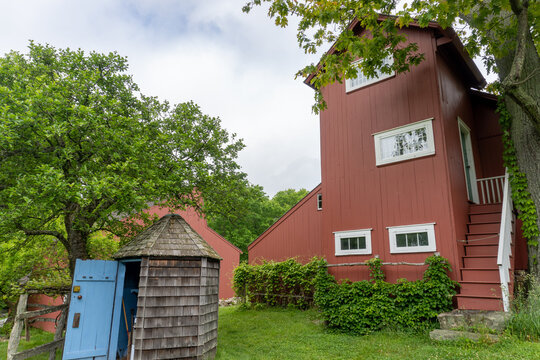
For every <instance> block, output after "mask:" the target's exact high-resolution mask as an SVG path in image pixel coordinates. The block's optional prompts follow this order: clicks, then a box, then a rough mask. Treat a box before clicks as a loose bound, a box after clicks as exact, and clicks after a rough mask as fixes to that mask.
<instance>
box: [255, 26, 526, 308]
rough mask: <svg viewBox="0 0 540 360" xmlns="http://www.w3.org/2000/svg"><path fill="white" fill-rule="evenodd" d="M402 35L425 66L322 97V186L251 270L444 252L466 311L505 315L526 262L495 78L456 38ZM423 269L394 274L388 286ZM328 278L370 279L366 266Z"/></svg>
mask: <svg viewBox="0 0 540 360" xmlns="http://www.w3.org/2000/svg"><path fill="white" fill-rule="evenodd" d="M351 27H352V28H353V29H354V30H355V31H356V32H357V33H359V34H360V36H362V35H365V34H364V32H363V30H362V29H361V28H360V27H359V24H358V23H353V24H352V25H351ZM401 31H402V32H403V33H404V34H405V35H406V36H407V38H408V39H409V41H411V42H415V43H417V44H418V46H419V51H420V52H422V53H424V54H425V60H424V61H423V62H422V63H421V64H420V65H418V66H416V67H414V68H413V69H412V70H411V71H410V72H407V73H400V74H390V75H387V74H383V73H380V74H379V76H377V77H376V78H367V77H365V76H364V75H362V74H361V73H360V74H359V76H358V78H356V79H350V80H346V81H345V82H344V83H343V84H340V83H334V84H332V85H329V86H327V87H325V88H324V89H323V90H322V92H323V95H324V98H325V100H326V102H327V106H328V107H327V109H326V110H324V111H322V112H321V115H320V129H321V131H320V133H321V179H322V183H321V184H320V185H319V186H317V187H316V188H315V189H314V190H313V191H312V192H311V193H310V194H308V195H307V196H306V198H305V199H303V200H302V201H300V202H299V203H298V204H297V205H296V206H294V207H293V208H292V209H291V210H290V211H289V212H288V213H287V214H285V215H284V216H283V217H282V218H281V219H279V221H278V222H276V223H275V224H274V225H273V226H272V227H270V228H269V229H268V230H267V231H266V232H264V233H263V234H262V235H261V236H260V237H259V238H257V239H256V240H255V241H254V242H253V243H252V244H251V245H250V246H249V248H248V251H249V259H250V263H257V262H259V261H260V260H262V259H266V260H276V261H279V260H284V259H286V258H289V257H294V256H298V257H299V258H300V259H301V260H302V261H304V260H306V259H308V258H310V257H312V256H314V255H318V256H323V257H325V258H326V259H327V260H328V263H329V264H343V263H358V262H363V261H365V260H367V259H370V258H372V257H374V256H379V257H380V258H381V260H382V261H383V262H389V263H397V262H412V263H421V262H423V261H424V260H425V258H426V257H428V256H430V255H433V254H434V253H438V254H440V255H441V256H443V257H445V258H447V259H448V260H449V261H450V263H451V265H452V268H453V269H454V271H453V272H452V273H451V277H452V278H453V279H455V280H457V281H459V282H460V283H461V286H462V287H461V293H460V294H459V295H458V296H457V305H458V307H459V308H464V309H486V310H488V309H501V308H502V307H503V303H504V307H505V308H507V305H508V303H507V300H508V297H504V296H503V295H504V294H505V293H506V294H507V293H508V292H511V289H512V278H513V276H512V275H513V271H514V270H516V269H523V268H526V261H527V260H526V258H527V256H526V245H525V241H524V239H522V238H521V237H520V236H519V233H516V232H514V231H512V228H513V220H512V204H511V200H510V199H509V197H508V194H509V193H508V190H507V191H506V192H505V185H507V184H506V183H505V180H504V179H505V177H504V176H505V170H504V167H503V161H502V151H503V147H502V138H501V135H502V130H501V127H500V125H499V123H498V116H497V114H496V113H495V107H496V97H494V96H492V95H490V94H487V93H484V92H480V91H479V90H478V89H481V88H482V87H483V86H484V85H485V80H484V78H483V77H482V75H481V73H480V71H479V70H478V68H477V67H476V65H475V64H474V62H473V61H472V60H471V58H470V57H469V56H468V55H467V53H466V51H465V50H464V49H463V45H462V44H461V42H460V40H459V39H458V37H457V36H456V34H455V33H454V31H453V30H452V29H446V30H443V29H442V28H441V27H440V26H439V25H437V24H435V23H432V24H430V26H429V27H427V28H423V29H422V28H419V27H417V26H412V25H411V26H410V27H409V28H404V29H402V30H401ZM386 61H388V62H392V61H393V59H392V58H388V59H386ZM309 81H310V78H308V79H307V80H306V83H307V84H309ZM499 234H501V235H500V236H499ZM424 270H425V267H423V266H422V267H420V266H408V265H392V266H391V265H388V266H384V271H385V273H386V274H387V280H389V281H395V280H397V279H399V278H406V279H409V280H415V279H418V278H420V277H421V276H422V274H423V271H424ZM329 271H330V272H331V273H332V274H333V275H335V276H336V278H338V279H343V278H348V279H351V280H361V279H368V269H367V267H365V266H346V267H329ZM501 285H502V287H503V288H508V289H509V291H506V290H505V291H501ZM503 298H504V301H503Z"/></svg>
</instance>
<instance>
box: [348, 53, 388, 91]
mask: <svg viewBox="0 0 540 360" xmlns="http://www.w3.org/2000/svg"><path fill="white" fill-rule="evenodd" d="M360 61H362V60H361V59H360V60H357V61H355V62H354V63H353V65H356V64H358V63H359V62H360ZM392 64H394V58H393V56H392V55H388V56H387V57H386V58H384V60H383V63H382V66H384V65H390V66H391V65H392ZM376 72H377V74H376V75H375V77H368V76H366V75H364V73H362V70H360V69H358V76H357V77H356V78H354V79H346V80H345V90H346V91H347V92H349V91H353V90H356V89H359V88H361V87H364V86H367V85H370V84H373V83H376V82H377V81H381V80H384V79H387V78H389V77H392V76H394V75H395V74H396V73H395V71H392V72H391V73H390V74H385V73H383V72H382V71H381V70H380V69H377V71H376Z"/></svg>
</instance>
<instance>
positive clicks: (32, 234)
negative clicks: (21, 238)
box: [21, 228, 68, 249]
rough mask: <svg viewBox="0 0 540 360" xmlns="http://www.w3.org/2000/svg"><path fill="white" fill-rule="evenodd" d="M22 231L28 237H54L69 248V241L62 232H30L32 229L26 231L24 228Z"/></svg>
mask: <svg viewBox="0 0 540 360" xmlns="http://www.w3.org/2000/svg"><path fill="white" fill-rule="evenodd" d="M21 230H22V231H23V232H24V234H25V235H26V236H38V235H48V236H54V237H55V238H57V239H58V240H60V242H61V243H62V244H64V246H65V247H66V249H67V248H68V242H67V239H66V238H65V236H64V235H63V234H62V233H61V232H58V231H54V230H30V229H24V228H22V229H21Z"/></svg>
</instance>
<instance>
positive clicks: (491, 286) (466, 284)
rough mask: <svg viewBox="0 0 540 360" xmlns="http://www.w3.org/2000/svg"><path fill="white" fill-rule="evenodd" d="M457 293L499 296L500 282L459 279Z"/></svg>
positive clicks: (500, 291)
mask: <svg viewBox="0 0 540 360" xmlns="http://www.w3.org/2000/svg"><path fill="white" fill-rule="evenodd" d="M459 284H460V285H461V287H460V291H459V295H469V296H480V297H482V296H484V297H490V298H492V297H495V298H501V296H502V290H501V284H500V283H498V282H487V281H460V282H459Z"/></svg>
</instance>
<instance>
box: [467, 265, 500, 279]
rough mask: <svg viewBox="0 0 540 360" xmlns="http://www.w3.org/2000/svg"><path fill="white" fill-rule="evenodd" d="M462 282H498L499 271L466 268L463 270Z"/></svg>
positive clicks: (494, 269)
mask: <svg viewBox="0 0 540 360" xmlns="http://www.w3.org/2000/svg"><path fill="white" fill-rule="evenodd" d="M461 280H463V281H487V282H498V281H500V278H499V269H497V268H493V269H491V268H464V269H461Z"/></svg>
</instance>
